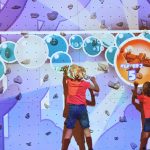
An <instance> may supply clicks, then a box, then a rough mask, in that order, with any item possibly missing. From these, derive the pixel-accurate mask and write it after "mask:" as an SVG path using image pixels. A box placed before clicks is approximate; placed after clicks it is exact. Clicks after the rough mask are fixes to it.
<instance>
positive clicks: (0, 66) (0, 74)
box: [0, 59, 6, 80]
mask: <svg viewBox="0 0 150 150" xmlns="http://www.w3.org/2000/svg"><path fill="white" fill-rule="evenodd" d="M5 72H6V66H5V64H4V62H3V61H2V60H1V59H0V80H2V79H3V78H4V76H5Z"/></svg>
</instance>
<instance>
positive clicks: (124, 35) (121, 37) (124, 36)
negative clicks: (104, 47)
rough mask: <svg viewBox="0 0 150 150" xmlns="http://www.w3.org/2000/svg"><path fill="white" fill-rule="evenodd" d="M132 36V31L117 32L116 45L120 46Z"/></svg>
mask: <svg viewBox="0 0 150 150" xmlns="http://www.w3.org/2000/svg"><path fill="white" fill-rule="evenodd" d="M133 37H134V35H133V34H132V33H119V34H117V35H116V45H117V46H118V47H120V45H121V44H122V43H123V42H125V41H126V40H128V39H130V38H133Z"/></svg>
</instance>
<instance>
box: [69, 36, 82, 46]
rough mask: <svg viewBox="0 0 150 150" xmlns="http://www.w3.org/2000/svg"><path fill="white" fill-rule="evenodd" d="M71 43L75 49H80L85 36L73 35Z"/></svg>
mask: <svg viewBox="0 0 150 150" xmlns="http://www.w3.org/2000/svg"><path fill="white" fill-rule="evenodd" d="M69 43H70V46H71V47H72V48H73V49H80V48H81V47H82V44H83V38H82V37H81V36H80V35H72V36H71V37H70V39H69Z"/></svg>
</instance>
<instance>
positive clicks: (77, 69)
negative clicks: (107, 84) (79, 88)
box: [69, 64, 86, 80]
mask: <svg viewBox="0 0 150 150" xmlns="http://www.w3.org/2000/svg"><path fill="white" fill-rule="evenodd" d="M69 73H70V76H71V77H72V78H73V79H79V80H81V79H83V78H84V77H85V75H86V70H85V68H84V67H81V66H78V65H76V64H73V65H71V66H70V68H69Z"/></svg>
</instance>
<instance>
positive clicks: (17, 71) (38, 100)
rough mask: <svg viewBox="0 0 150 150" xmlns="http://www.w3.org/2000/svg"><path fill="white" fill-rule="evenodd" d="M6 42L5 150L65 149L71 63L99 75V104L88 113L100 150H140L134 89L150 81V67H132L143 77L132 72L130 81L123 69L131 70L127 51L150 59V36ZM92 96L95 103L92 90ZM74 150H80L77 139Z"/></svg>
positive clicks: (1, 143) (1, 133)
mask: <svg viewBox="0 0 150 150" xmlns="http://www.w3.org/2000/svg"><path fill="white" fill-rule="evenodd" d="M2 36H3V37H7V40H4V39H3V41H2V43H1V45H0V52H1V60H0V67H1V72H0V79H1V82H0V110H1V111H0V147H1V149H2V150H14V149H17V150H19V149H22V150H28V149H29V150H34V149H37V150H42V149H51V150H60V149H61V138H62V133H63V126H64V120H65V118H63V109H64V94H63V86H62V79H63V74H62V72H61V67H62V66H64V65H70V64H72V63H75V64H79V65H81V66H83V67H85V68H86V70H87V75H89V76H95V77H96V79H97V82H98V84H99V86H100V89H101V90H100V93H99V94H98V93H95V98H96V106H95V107H90V106H89V107H88V113H89V119H90V125H91V127H90V129H91V134H92V137H93V145H94V149H95V150H99V149H114V150H115V149H118V150H120V149H121V150H127V149H138V147H139V143H140V132H141V120H140V113H139V112H137V110H136V109H135V107H134V106H133V105H132V104H131V92H130V91H131V89H132V86H133V80H135V79H137V80H138V81H139V83H140V85H142V83H143V82H145V78H147V79H148V80H149V76H147V73H146V72H149V67H145V66H144V65H145V64H144V63H142V64H134V63H132V65H133V66H132V67H133V68H137V67H138V68H140V69H141V71H140V72H139V73H140V74H134V73H133V72H130V71H129V74H128V76H127V77H128V78H127V79H126V77H125V76H124V73H122V71H123V72H127V69H128V67H129V66H128V64H126V63H125V62H126V61H128V57H126V56H128V55H125V54H126V53H129V54H133V55H136V56H137V57H138V54H139V53H141V52H143V53H144V54H146V56H147V58H150V53H149V48H148V47H149V45H150V34H149V32H148V31H144V32H143V31H142V32H140V31H139V32H129V31H126V32H125V31H120V32H118V33H115V32H113V31H112V32H96V33H95V32H93V33H92V32H91V33H88V34H82V33H80V32H79V33H78V34H70V33H69V32H60V33H59V34H55V32H54V33H53V34H41V33H39V34H30V33H28V34H27V33H25V32H24V33H21V34H13V33H11V34H8V35H5V34H3V35H2ZM136 40H139V41H138V42H137V41H136ZM139 42H141V48H140V49H136V48H137V47H136V46H137V45H134V44H132V43H139ZM131 44H132V45H131ZM122 54H124V55H122ZM122 56H124V57H123V58H121V62H120V57H122ZM120 63H121V64H120ZM118 64H119V66H120V68H121V71H120V70H119V68H118ZM137 65H138V66H137ZM132 71H133V70H132ZM86 96H87V99H89V100H90V94H89V92H87V93H86ZM131 128H132V132H130V129H131ZM125 139H126V140H125ZM69 149H70V150H76V149H78V147H77V144H76V142H75V140H74V138H73V139H72V141H71V144H70V147H69Z"/></svg>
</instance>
